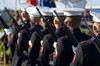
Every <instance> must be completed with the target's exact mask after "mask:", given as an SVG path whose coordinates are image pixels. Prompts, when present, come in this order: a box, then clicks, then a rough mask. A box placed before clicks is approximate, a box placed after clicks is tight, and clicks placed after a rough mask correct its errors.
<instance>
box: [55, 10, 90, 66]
mask: <svg viewBox="0 0 100 66" xmlns="http://www.w3.org/2000/svg"><path fill="white" fill-rule="evenodd" d="M64 11H65V12H64V14H66V15H67V17H66V19H65V20H66V21H67V26H68V27H69V29H70V30H71V31H72V33H73V35H74V36H75V38H76V39H77V40H78V42H80V41H84V40H87V39H89V38H90V36H88V35H86V34H84V33H82V32H81V30H80V29H79V26H80V23H81V15H82V12H83V11H84V10H83V9H78V8H69V9H64ZM66 21H65V23H66ZM71 42H72V41H70V40H69V37H68V36H67V35H66V36H63V37H61V38H60V39H59V40H58V41H57V45H56V49H55V53H54V60H53V61H54V66H69V64H70V62H71V61H72V59H73V56H74V52H75V50H76V47H77V45H74V43H71Z"/></svg>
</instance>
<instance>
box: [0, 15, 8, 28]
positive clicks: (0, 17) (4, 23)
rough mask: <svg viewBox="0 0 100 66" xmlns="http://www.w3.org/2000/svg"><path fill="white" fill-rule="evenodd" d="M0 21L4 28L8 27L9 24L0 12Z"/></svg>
mask: <svg viewBox="0 0 100 66" xmlns="http://www.w3.org/2000/svg"><path fill="white" fill-rule="evenodd" d="M0 21H1V22H2V24H3V25H4V28H9V26H8V25H7V24H6V22H5V21H4V19H3V18H2V16H1V14H0Z"/></svg>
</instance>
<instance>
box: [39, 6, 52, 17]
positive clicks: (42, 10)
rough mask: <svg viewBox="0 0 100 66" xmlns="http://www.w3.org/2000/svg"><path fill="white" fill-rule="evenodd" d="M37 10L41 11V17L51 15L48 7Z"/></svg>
mask: <svg viewBox="0 0 100 66" xmlns="http://www.w3.org/2000/svg"><path fill="white" fill-rule="evenodd" d="M38 8H39V10H40V11H41V13H42V15H43V16H52V15H53V13H52V12H51V11H50V9H51V8H49V7H38Z"/></svg>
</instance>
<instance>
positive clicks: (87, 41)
mask: <svg viewBox="0 0 100 66" xmlns="http://www.w3.org/2000/svg"><path fill="white" fill-rule="evenodd" d="M91 41H92V39H89V40H86V41H82V42H81V45H83V44H85V43H89V42H91Z"/></svg>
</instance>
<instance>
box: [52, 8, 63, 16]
mask: <svg viewBox="0 0 100 66" xmlns="http://www.w3.org/2000/svg"><path fill="white" fill-rule="evenodd" d="M61 9H62V8H51V9H50V11H51V12H53V15H54V16H56V15H55V13H54V11H56V12H57V14H58V16H64V12H63V11H62V10H61Z"/></svg>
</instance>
